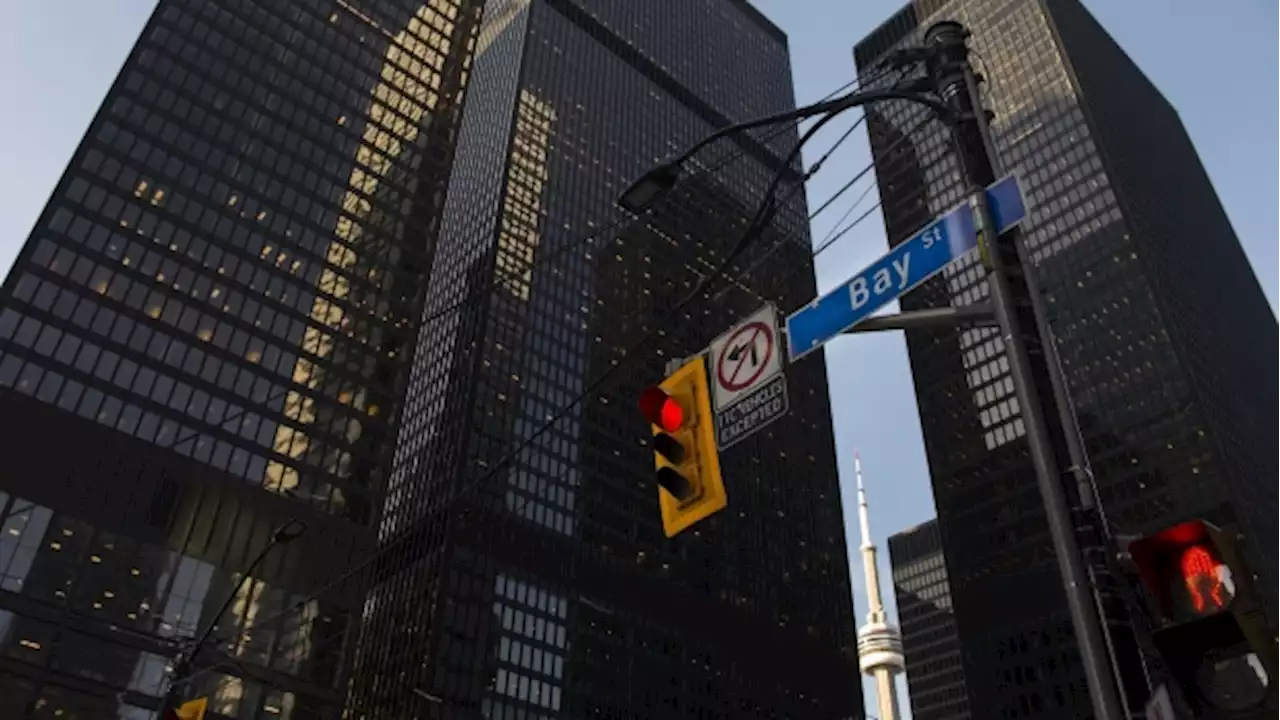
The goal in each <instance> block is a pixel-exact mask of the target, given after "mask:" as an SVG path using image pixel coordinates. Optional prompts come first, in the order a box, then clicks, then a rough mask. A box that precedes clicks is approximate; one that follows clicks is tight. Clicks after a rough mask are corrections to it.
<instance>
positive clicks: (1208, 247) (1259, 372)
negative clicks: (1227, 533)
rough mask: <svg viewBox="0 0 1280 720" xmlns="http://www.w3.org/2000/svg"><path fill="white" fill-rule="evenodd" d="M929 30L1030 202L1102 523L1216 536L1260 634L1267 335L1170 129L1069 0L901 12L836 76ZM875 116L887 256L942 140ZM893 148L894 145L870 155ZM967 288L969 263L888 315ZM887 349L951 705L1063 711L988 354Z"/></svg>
mask: <svg viewBox="0 0 1280 720" xmlns="http://www.w3.org/2000/svg"><path fill="white" fill-rule="evenodd" d="M943 19H953V20H959V21H961V22H963V23H964V24H965V25H966V26H967V27H968V28H969V29H970V30H971V31H972V32H973V38H972V39H971V45H972V47H973V48H974V49H975V50H976V54H975V58H976V60H975V62H976V63H977V66H978V69H979V71H981V72H982V73H983V74H984V75H985V77H986V83H985V86H984V93H983V94H984V102H985V104H986V106H987V107H988V108H990V109H991V110H992V111H993V112H994V114H995V119H994V121H993V130H994V134H995V141H996V146H997V150H998V153H999V155H1000V159H1001V161H1002V164H1003V166H1004V170H1005V172H1017V173H1019V175H1020V177H1021V179H1022V184H1023V188H1024V191H1025V192H1026V194H1027V196H1028V198H1029V201H1030V206H1031V208H1032V212H1031V215H1030V217H1029V218H1028V221H1027V222H1026V223H1025V224H1024V225H1023V228H1022V233H1023V241H1024V242H1025V244H1026V247H1027V249H1028V250H1029V253H1030V255H1031V257H1032V259H1033V260H1034V262H1035V265H1036V268H1035V271H1036V274H1037V276H1038V278H1039V281H1040V285H1041V286H1042V288H1043V290H1044V292H1045V300H1046V304H1047V307H1048V312H1049V315H1050V323H1051V326H1052V332H1053V336H1054V338H1055V339H1056V342H1057V345H1058V352H1059V355H1060V356H1061V361H1062V370H1063V372H1064V374H1065V377H1066V380H1067V385H1068V394H1069V396H1070V401H1071V404H1072V405H1073V406H1074V409H1075V411H1076V413H1077V415H1078V417H1079V418H1080V423H1079V424H1080V426H1081V429H1082V432H1083V434H1084V444H1085V446H1086V448H1087V452H1088V455H1089V458H1090V460H1091V464H1092V471H1093V474H1094V476H1095V478H1096V482H1097V485H1098V490H1099V494H1100V497H1101V500H1102V505H1103V510H1104V511H1105V514H1106V516H1107V518H1108V520H1109V522H1110V523H1111V525H1112V526H1113V527H1114V528H1115V529H1117V530H1119V531H1122V532H1125V533H1142V532H1145V531H1150V530H1154V529H1157V528H1159V527H1161V526H1163V525H1165V524H1166V523H1171V522H1174V521H1178V520H1182V519H1186V518H1188V517H1191V516H1201V517H1204V518H1206V519H1209V520H1212V521H1215V522H1218V523H1228V522H1234V523H1238V524H1239V526H1240V528H1241V530H1242V532H1243V533H1244V534H1245V535H1246V537H1247V538H1248V544H1249V551H1250V552H1251V553H1253V558H1252V559H1253V561H1254V564H1255V565H1256V567H1258V568H1259V569H1260V570H1261V572H1262V573H1263V585H1264V587H1265V588H1266V589H1267V592H1268V593H1269V595H1270V605H1271V607H1270V609H1271V616H1272V618H1274V617H1275V590H1276V577H1275V572H1276V570H1275V568H1276V541H1275V537H1276V514H1275V510H1274V508H1275V507H1276V502H1277V499H1276V486H1275V484H1274V483H1273V480H1272V478H1274V477H1275V476H1276V475H1277V466H1276V457H1275V453H1274V452H1273V450H1272V449H1273V448H1274V439H1273V438H1274V437H1275V436H1276V434H1277V432H1276V430H1277V428H1276V421H1275V413H1274V408H1275V406H1276V402H1277V388H1276V380H1275V374H1274V368H1275V367H1276V365H1277V355H1276V352H1277V351H1276V345H1277V343H1276V337H1277V326H1276V319H1275V316H1274V314H1272V313H1271V311H1270V309H1269V307H1268V305H1267V303H1266V300H1265V298H1264V297H1263V294H1262V291H1261V288H1260V286H1259V284H1258V281H1257V279H1256V277H1255V276H1254V275H1253V273H1252V271H1251V269H1250V267H1249V264H1248V261H1247V260H1246V258H1245V256H1244V253H1243V251H1242V249H1241V247H1240V244H1239V242H1238V240H1237V238H1236V236H1235V233H1234V231H1233V230H1232V228H1231V225H1230V223H1229V222H1228V220H1227V218H1226V215H1225V213H1224V212H1223V209H1222V207H1221V205H1220V204H1219V202H1218V200H1217V198H1216V196H1215V194H1214V190H1213V187H1212V185H1211V184H1210V183H1209V180H1208V178H1207V176H1206V175H1205V173H1204V170H1203V168H1202V166H1201V165H1200V162H1199V159H1198V158H1197V156H1196V153H1195V149H1194V147H1193V146H1192V144H1191V141H1190V139H1189V138H1188V137H1187V134H1186V130H1185V129H1184V128H1183V127H1182V125H1181V123H1180V122H1179V120H1178V116H1177V113H1176V112H1175V110H1174V109H1173V108H1172V107H1171V106H1170V105H1169V103H1168V101H1167V100H1165V98H1164V97H1163V96H1162V95H1161V94H1160V93H1159V91H1158V90H1157V89H1156V88H1155V87H1154V86H1153V85H1152V84H1151V82H1150V81H1149V80H1148V79H1147V78H1146V77H1145V76H1144V75H1143V74H1142V72H1141V71H1140V70H1139V69H1138V68H1137V67H1136V66H1135V65H1134V63H1133V62H1132V61H1131V60H1130V59H1129V58H1128V57H1127V56H1126V55H1125V54H1124V52H1123V51H1122V50H1121V49H1120V48H1119V47H1118V46H1117V45H1116V43H1115V42H1114V40H1112V39H1111V37H1110V36H1109V35H1108V34H1107V33H1106V31H1105V30H1104V29H1103V28H1102V27H1101V26H1099V25H1098V23H1097V22H1096V21H1095V20H1094V18H1093V17H1092V16H1091V15H1090V14H1089V13H1088V12H1087V11H1086V10H1085V9H1084V7H1083V6H1081V4H1080V3H1079V2H1078V1H1077V0H1037V1H1036V2H1005V1H1003V0H947V1H940V0H928V1H926V0H920V1H919V2H915V3H912V4H910V5H908V6H906V7H904V8H903V9H902V10H901V11H899V12H898V13H896V14H894V16H893V17H891V18H890V19H889V20H888V21H887V22H886V23H885V24H883V25H882V26H881V27H879V28H877V29H876V30H875V31H873V32H872V33H871V34H870V35H868V36H867V38H865V39H864V40H863V41H862V42H860V43H859V44H858V45H857V47H856V49H855V53H854V54H855V60H856V62H857V65H858V69H859V74H860V75H862V76H864V77H866V76H869V75H870V73H871V72H873V69H874V68H875V66H876V65H877V63H879V62H880V61H881V60H883V59H884V57H885V55H886V53H887V52H889V51H890V50H892V49H893V48H895V47H901V46H904V45H909V44H916V43H918V41H919V39H920V37H921V35H922V33H923V30H924V28H926V27H927V26H928V25H930V24H932V23H933V22H936V21H939V20H943ZM891 75H892V73H891ZM877 117H878V121H879V123H878V124H879V127H878V128H874V129H873V130H872V149H873V154H874V156H875V158H876V163H877V173H878V180H879V182H880V189H881V194H882V197H883V198H884V206H885V208H886V224H887V226H888V228H889V234H890V242H891V243H895V242H899V241H901V240H903V239H905V238H906V237H907V233H909V232H911V231H912V230H914V229H915V228H917V227H919V226H920V224H922V223H923V222H925V221H927V220H928V219H929V218H930V217H932V216H934V215H936V214H938V213H940V212H942V211H944V210H946V209H948V208H949V207H951V206H953V205H954V204H956V203H957V202H959V201H960V200H961V198H962V196H963V193H964V191H965V188H964V185H963V182H962V180H961V176H960V172H959V169H958V167H957V164H956V160H955V159H954V156H953V155H952V154H951V152H950V139H949V137H948V135H947V132H946V131H945V130H944V129H943V128H942V127H940V126H939V125H937V124H936V123H932V124H926V125H924V126H921V127H920V128H917V127H916V125H917V123H919V122H920V121H921V120H922V119H923V118H924V111H923V110H921V109H919V108H917V107H916V106H913V105H908V104H905V103H892V104H888V105H885V106H882V107H880V108H877ZM901 135H907V136H909V137H910V138H911V142H910V143H907V144H908V145H910V146H911V147H909V148H905V149H904V148H901V147H891V146H890V143H891V142H892V140H893V138H894V137H896V136H901ZM985 293H986V283H985V280H984V272H983V270H982V267H981V265H980V263H979V261H978V259H977V258H976V257H973V258H970V259H968V260H967V261H965V262H962V263H958V264H957V265H955V266H953V267H951V268H949V269H948V270H947V271H946V272H944V273H943V274H942V275H940V276H939V277H937V278H935V279H934V280H932V281H931V282H929V283H927V284H926V285H924V286H922V287H921V288H920V289H918V290H916V291H915V292H913V293H911V294H909V295H908V296H906V297H905V298H904V300H903V302H902V306H903V307H904V308H906V309H915V308H921V307H930V306H936V305H946V304H955V305H968V304H972V303H975V302H978V301H980V300H981V299H983V297H984V295H985ZM907 345H908V350H909V354H910V357H911V364H912V369H913V373H914V379H915V386H916V394H917V398H918V402H919V406H920V415H921V422H922V426H923V430H924V434H925V445H926V447H927V449H928V456H929V465H930V470H931V474H932V479H933V489H934V498H935V501H936V504H937V508H938V527H939V532H940V535H941V538H942V540H943V547H944V548H945V549H946V553H947V568H948V571H949V573H950V575H949V580H950V583H951V592H952V598H953V602H954V606H955V613H956V618H957V623H958V632H959V637H960V641H961V646H962V648H963V657H964V660H965V679H966V682H967V684H968V695H969V700H970V707H972V708H975V709H976V708H982V709H983V712H984V714H986V715H989V716H993V717H996V716H1010V717H1012V716H1021V715H1034V716H1035V717H1039V718H1076V717H1082V716H1084V715H1087V714H1088V713H1089V712H1090V711H1089V703H1088V698H1087V695H1086V692H1085V689H1084V683H1083V681H1082V669H1081V667H1080V660H1079V656H1078V654H1077V653H1076V651H1075V645H1074V639H1073V636H1072V627H1071V623H1070V620H1069V618H1068V615H1067V612H1066V605H1065V599H1064V596H1063V592H1062V589H1061V580H1060V577H1059V575H1058V572H1057V568H1056V564H1055V559H1054V555H1053V551H1052V548H1051V545H1050V543H1049V540H1048V537H1047V532H1046V523H1045V520H1044V514H1043V506H1042V504H1041V500H1040V497H1039V494H1038V492H1037V490H1036V485H1035V482H1034V481H1033V475H1032V470H1031V465H1030V461H1029V459H1028V455H1027V448H1026V442H1025V440H1024V439H1023V437H1024V434H1025V431H1024V428H1023V424H1022V419H1021V417H1020V415H1019V412H1018V405H1017V400H1016V399H1015V398H1014V396H1013V384H1012V380H1011V378H1010V376H1009V365H1008V361H1007V359H1006V358H1005V357H1004V355H1003V346H1002V343H1001V339H1000V337H999V336H998V333H997V331H995V330H994V329H987V328H978V329H965V330H960V329H930V330H920V331H911V332H908V333H907ZM1012 598H1016V601H1011V599H1012Z"/></svg>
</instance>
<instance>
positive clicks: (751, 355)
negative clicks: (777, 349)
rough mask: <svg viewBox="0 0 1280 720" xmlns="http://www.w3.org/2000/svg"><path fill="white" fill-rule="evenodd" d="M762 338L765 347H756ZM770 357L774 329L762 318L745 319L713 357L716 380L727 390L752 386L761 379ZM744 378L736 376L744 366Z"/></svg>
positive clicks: (771, 355)
mask: <svg viewBox="0 0 1280 720" xmlns="http://www.w3.org/2000/svg"><path fill="white" fill-rule="evenodd" d="M761 337H763V338H764V350H763V351H761V350H760V349H759V348H758V347H757V341H758V340H759V339H760V338H761ZM771 357H773V331H772V330H770V329H769V326H768V325H765V324H764V323H762V322H753V323H747V324H746V325H743V326H742V327H740V328H738V330H737V331H736V332H734V333H733V335H731V336H730V337H729V342H727V343H725V345H724V351H723V352H721V353H720V357H719V358H717V359H716V380H717V381H718V382H719V383H720V387H722V388H724V389H725V390H728V391H729V392H737V391H739V390H743V389H746V388H749V387H751V385H752V383H754V382H755V381H756V380H759V379H760V376H761V375H762V374H763V373H764V369H765V367H766V366H767V365H768V364H769V358H771ZM748 366H750V367H749V369H748V373H747V375H746V377H745V378H743V379H741V380H739V376H740V375H742V374H743V368H747V367H748Z"/></svg>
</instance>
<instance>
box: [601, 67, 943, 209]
mask: <svg viewBox="0 0 1280 720" xmlns="http://www.w3.org/2000/svg"><path fill="white" fill-rule="evenodd" d="M883 100H907V101H909V102H915V103H920V104H921V105H925V106H927V107H928V108H930V109H931V110H933V112H934V113H935V114H936V115H937V116H938V118H939V119H941V120H942V121H943V122H945V123H948V124H951V123H954V122H956V121H959V120H963V119H966V117H967V116H966V115H964V114H963V113H960V112H958V111H957V110H955V109H953V108H951V107H949V106H948V105H947V104H946V103H944V102H943V101H942V100H940V99H938V98H937V97H934V96H933V95H930V94H928V93H926V92H922V91H921V90H919V89H918V88H917V87H915V86H912V85H907V86H905V87H890V88H877V89H874V90H859V91H856V92H851V93H848V94H846V95H842V96H841V97H838V98H835V99H832V100H826V101H823V102H818V103H814V104H812V105H807V106H805V107H802V108H796V109H795V110H790V111H788V112H784V113H777V114H775V115H766V116H765V117H759V118H755V119H753V120H746V121H744V122H740V123H737V124H734V125H729V126H726V127H723V128H720V129H719V130H716V131H715V132H713V133H711V134H710V135H708V136H706V137H704V138H703V139H701V140H699V141H698V142H696V143H694V144H693V145H692V146H691V147H690V148H689V149H688V150H685V151H684V152H682V153H680V154H679V155H677V156H675V157H674V158H672V159H670V160H667V161H665V162H662V163H659V164H658V165H655V166H654V167H652V168H650V169H649V170H648V171H647V172H645V173H644V174H643V175H641V176H640V177H639V178H638V179H637V180H636V181H635V182H633V183H632V184H631V186H630V187H628V188H627V189H626V190H624V191H623V193H622V195H620V196H619V197H618V205H620V206H621V207H623V208H624V209H626V210H629V211H631V212H633V213H637V214H638V213H640V212H643V211H644V210H646V209H648V208H649V206H650V205H652V204H653V202H654V201H655V200H656V199H657V198H659V197H661V196H662V195H663V194H665V193H666V192H668V191H670V190H671V189H672V188H674V187H675V185H676V183H677V182H678V181H679V180H680V168H681V166H682V165H684V163H686V162H688V161H689V159H690V158H692V157H693V156H694V155H696V154H697V153H698V151H699V150H701V149H703V148H705V147H706V146H708V145H710V144H711V143H713V142H715V141H717V140H720V139H721V138H725V137H728V136H730V135H734V134H736V133H740V132H743V131H744V130H751V129H754V128H758V127H765V126H767V125H777V124H779V123H784V122H789V121H792V120H803V119H805V118H810V117H815V116H817V115H826V117H827V119H829V118H832V117H834V116H836V115H838V114H840V113H841V112H844V111H845V110H848V109H849V108H853V107H858V106H860V105H866V104H867V103H872V102H880V101H883ZM789 164H790V159H788V160H786V161H785V162H784V163H783V167H782V168H781V170H782V171H783V172H785V170H786V167H787V166H788V165H789Z"/></svg>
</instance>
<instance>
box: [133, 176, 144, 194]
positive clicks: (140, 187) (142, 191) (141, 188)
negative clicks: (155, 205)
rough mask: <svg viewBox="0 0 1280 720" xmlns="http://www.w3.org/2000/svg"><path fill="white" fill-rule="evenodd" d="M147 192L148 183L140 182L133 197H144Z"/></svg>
mask: <svg viewBox="0 0 1280 720" xmlns="http://www.w3.org/2000/svg"><path fill="white" fill-rule="evenodd" d="M146 191H147V181H146V180H139V181H138V186H137V187H136V188H134V189H133V195H134V197H142V194H143V193H145V192H146Z"/></svg>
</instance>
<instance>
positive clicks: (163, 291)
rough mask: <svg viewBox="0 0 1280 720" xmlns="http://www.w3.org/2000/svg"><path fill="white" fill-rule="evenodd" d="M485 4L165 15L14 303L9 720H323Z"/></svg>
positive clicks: (44, 234) (40, 232)
mask: <svg viewBox="0 0 1280 720" xmlns="http://www.w3.org/2000/svg"><path fill="white" fill-rule="evenodd" d="M478 21H479V8H478V7H475V6H473V4H467V3H461V2H457V1H453V0H426V1H425V2H410V1H408V0H406V1H404V2H393V1H384V2H369V1H366V0H293V1H291V2H283V1H272V0H162V1H161V2H160V3H159V4H158V6H157V8H156V10H155V12H154V14H153V15H152V17H151V18H150V19H149V20H148V22H147V24H146V27H145V28H144V30H143V33H142V36H141V38H140V40H139V41H138V43H137V45H136V46H135V47H134V49H133V50H132V52H131V53H130V54H129V57H128V59H127V61H126V63H125V66H124V68H123V69H122V70H121V72H120V75H119V76H118V78H117V80H116V81H115V83H114V84H113V85H112V87H111V89H110V90H109V92H108V94H107V97H106V100H105V102H104V104H103V106H102V108H101V110H100V111H99V112H98V114H97V115H96V116H95V117H94V118H93V121H92V123H91V125H90V128H89V131H88V133H87V135H86V136H85V138H84V140H83V141H82V142H81V144H80V146H79V147H78V148H77V149H76V151H75V154H74V156H73V158H72V161H71V164H70V166H69V167H68V169H67V170H66V172H65V173H64V175H63V177H62V178H61V180H60V181H59V183H58V185H57V187H56V189H55V190H54V193H53V196H52V198H51V199H50V201H49V203H48V205H47V207H46V208H45V210H44V212H43V213H42V214H41V215H40V218H39V220H38V222H37V224H36V227H35V228H34V230H33V231H32V234H31V237H30V240H29V241H28V242H27V244H26V246H25V247H24V248H23V250H22V252H21V253H20V255H19V257H18V260H17V263H16V265H15V266H14V268H13V270H12V271H11V272H10V274H9V275H8V277H7V279H6V280H5V282H4V284H3V287H2V289H0V437H2V438H3V447H4V452H3V455H4V460H5V463H4V466H5V469H4V471H3V474H2V475H0V578H2V579H0V648H3V652H2V653H0V654H2V655H3V657H0V663H2V664H0V715H3V716H4V717H5V718H26V717H31V718H45V717H55V716H56V717H78V718H106V717H111V718H115V717H119V718H129V719H130V720H133V719H135V718H137V719H141V718H148V717H152V716H153V714H154V711H155V709H156V708H157V707H158V702H159V700H158V696H159V695H160V694H161V693H162V692H163V673H164V668H165V666H166V665H167V664H168V662H169V661H168V657H169V656H172V654H173V652H174V649H175V647H176V645H175V643H177V644H181V643H182V641H184V640H188V639H190V638H191V637H192V636H193V635H194V634H196V633H197V632H199V630H202V629H203V628H205V627H207V626H208V625H209V624H210V623H211V622H213V621H214V618H213V617H212V615H213V612H214V611H215V610H216V609H217V608H218V607H219V606H220V605H221V604H222V603H223V601H224V599H225V598H227V596H228V595H229V594H231V593H232V591H233V588H234V587H236V584H237V581H238V579H239V576H238V575H237V573H239V572H241V571H242V570H243V569H244V568H245V567H246V566H247V565H248V563H249V562H250V561H251V560H252V559H253V558H254V557H255V556H256V555H257V554H258V553H259V552H260V551H261V549H262V548H264V547H265V546H266V543H267V541H268V538H269V537H270V534H271V532H272V529H273V528H274V527H277V526H279V525H281V524H282V523H283V522H285V521H286V520H288V519H290V518H297V519H302V520H303V521H305V522H306V523H307V524H308V526H309V530H308V532H307V534H306V535H305V536H304V537H303V539H302V540H300V541H297V542H295V543H293V544H291V545H288V546H287V547H284V548H281V549H277V550H274V551H273V552H272V553H271V555H269V556H268V557H267V560H266V562H265V563H264V564H263V565H261V566H260V569H259V570H258V571H257V572H256V573H255V576H254V577H253V578H252V579H251V581H250V582H248V583H247V584H246V585H245V586H244V588H243V589H242V590H241V591H240V592H239V594H238V595H237V597H236V599H235V600H234V602H232V603H231V605H230V609H229V611H228V613H227V615H226V616H224V617H222V618H221V619H220V621H219V623H218V626H219V631H218V633H217V635H215V637H216V638H217V639H219V642H217V643H216V644H215V645H214V646H211V647H209V648H207V649H206V652H205V653H204V658H203V660H201V661H200V662H198V663H197V665H198V666H199V667H198V668H197V670H198V672H197V676H196V677H195V678H194V679H193V681H192V684H191V685H190V686H189V687H188V688H186V689H184V692H183V694H185V695H196V694H207V695H209V696H210V698H211V702H210V710H211V711H213V712H216V713H218V714H219V715H221V716H227V717H242V718H249V717H254V718H258V717H280V718H308V717H319V716H324V717H332V716H333V712H335V709H336V708H339V707H341V705H342V702H343V690H342V688H344V687H345V677H346V671H347V665H345V664H344V662H343V657H344V656H345V653H346V651H347V647H348V639H350V638H352V637H354V631H355V629H356V621H355V620H356V617H357V614H358V611H359V609H360V607H361V604H360V603H361V601H362V599H363V598H362V596H361V595H360V594H359V592H358V588H354V587H353V588H336V589H335V590H334V591H332V592H329V593H326V594H324V595H322V596H321V597H320V598H319V599H307V598H306V595H307V593H309V592H310V591H311V590H312V589H314V588H316V587H319V586H321V585H322V584H324V583H325V582H326V581H327V580H328V579H329V578H331V577H333V576H334V575H335V574H336V573H338V572H341V571H342V570H343V569H344V568H346V567H348V566H349V565H351V564H352V563H354V562H357V561H359V560H361V559H363V558H365V557H367V556H368V553H369V552H370V551H371V550H372V548H373V547H374V546H375V544H376V540H377V538H376V530H375V525H374V521H375V518H376V517H377V515H378V513H379V511H380V508H381V507H382V504H383V501H384V496H385V492H386V486H387V480H388V470H389V468H390V466H391V458H392V451H393V448H394V440H395V437H394V432H393V428H394V427H395V422H396V419H397V418H398V417H399V416H400V410H401V402H400V401H401V399H402V397H403V394H404V386H405V384H406V382H407V376H408V368H409V362H408V361H409V359H410V357H411V355H412V352H413V342H414V339H415V338H416V330H417V325H418V323H419V321H420V318H421V314H422V303H423V301H424V297H423V294H422V292H421V288H422V287H423V286H424V285H425V276H426V274H427V272H428V270H429V267H430V258H431V256H432V252H433V247H432V239H433V238H434V237H435V234H436V230H437V228H438V226H439V220H440V217H441V210H442V206H443V197H444V190H445V181H446V180H447V177H448V171H449V167H450V164H451V161H452V156H453V152H452V148H453V141H454V138H455V136H456V132H457V125H458V122H459V120H460V111H459V100H460V97H461V90H462V85H463V83H464V81H465V78H466V76H467V73H468V70H469V58H470V53H471V51H472V49H473V47H474V42H475V34H476V31H477V30H478V25H479V22H478Z"/></svg>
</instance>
